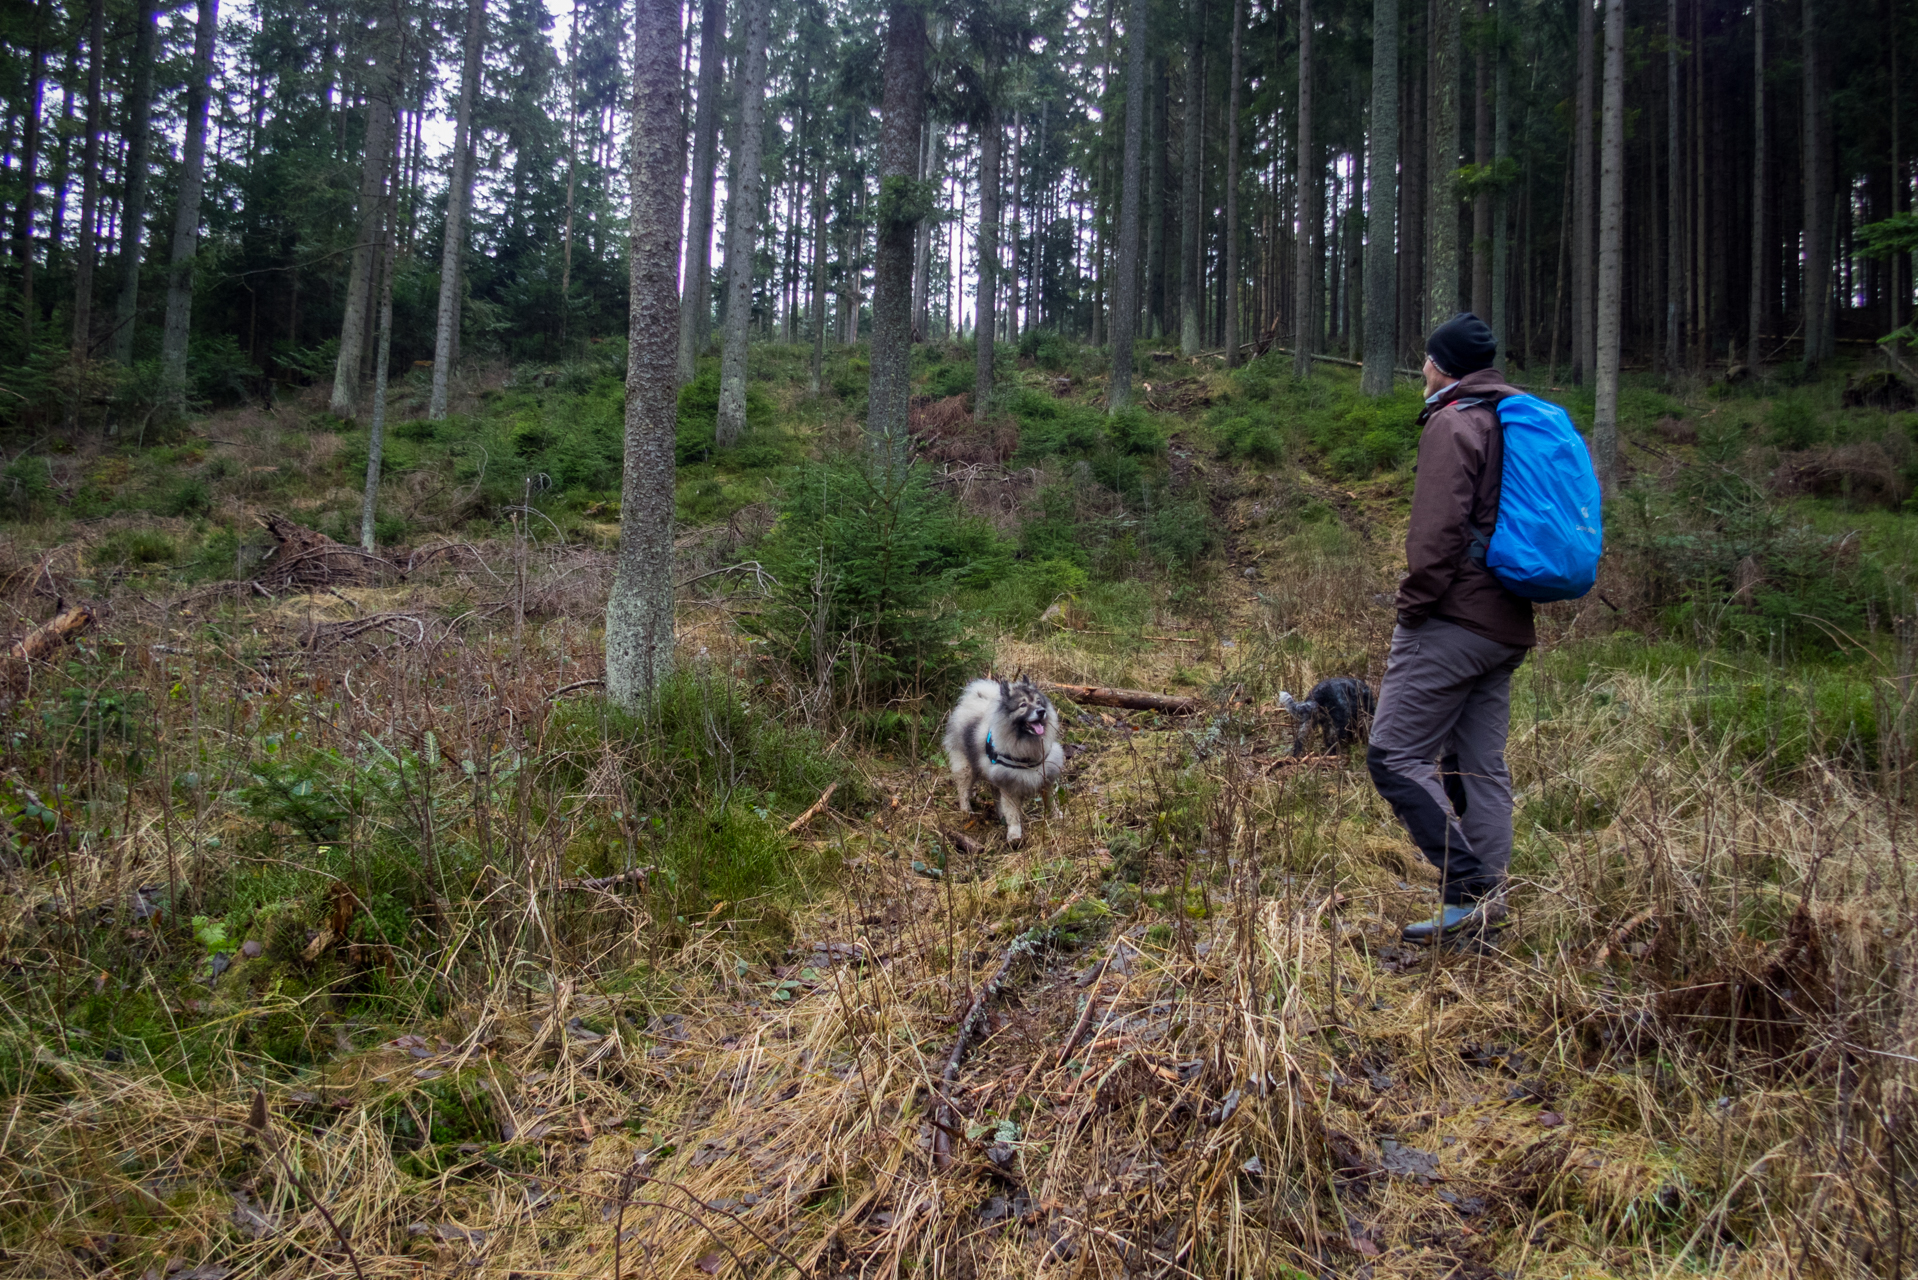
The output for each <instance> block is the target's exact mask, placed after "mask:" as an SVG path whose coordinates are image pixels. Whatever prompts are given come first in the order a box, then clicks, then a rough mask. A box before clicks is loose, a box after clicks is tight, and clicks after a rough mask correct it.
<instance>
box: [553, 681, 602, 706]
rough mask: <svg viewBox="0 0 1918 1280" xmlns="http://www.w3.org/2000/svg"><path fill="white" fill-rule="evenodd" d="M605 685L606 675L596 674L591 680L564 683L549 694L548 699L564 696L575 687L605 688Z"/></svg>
mask: <svg viewBox="0 0 1918 1280" xmlns="http://www.w3.org/2000/svg"><path fill="white" fill-rule="evenodd" d="M605 687H606V678H605V677H604V676H594V677H593V678H592V679H590V680H575V681H573V683H571V684H563V685H561V686H560V687H559V688H557V689H555V690H553V691H552V692H551V693H549V694H547V695H546V701H548V702H551V701H553V699H555V698H559V697H564V696H565V695H566V694H569V693H571V692H572V691H573V690H575V689H603V688H605Z"/></svg>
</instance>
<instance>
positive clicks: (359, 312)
mask: <svg viewBox="0 0 1918 1280" xmlns="http://www.w3.org/2000/svg"><path fill="white" fill-rule="evenodd" d="M373 23H374V26H373V34H372V42H373V68H372V80H371V83H370V85H369V87H368V91H367V95H366V138H365V143H364V147H363V149H362V151H361V155H360V204H359V209H360V218H359V228H358V231H357V234H356V235H355V238H354V241H353V263H352V267H351V274H349V275H348V276H347V278H346V314H345V316H344V318H343V319H342V320H341V321H340V353H339V358H338V360H337V361H335V363H334V366H333V397H332V402H331V408H332V410H333V412H334V413H336V414H338V415H339V416H340V417H342V418H351V417H354V416H355V414H356V413H357V412H358V409H359V401H360V364H361V361H362V360H363V359H364V357H365V355H366V312H367V305H366V304H367V300H368V299H369V298H370V297H371V296H372V292H373V275H374V268H375V267H376V266H377V265H378V260H379V252H378V245H377V244H376V243H375V241H376V239H377V238H378V236H379V227H380V195H381V190H382V185H383V179H384V176H385V173H386V153H387V151H388V150H390V149H391V147H392V145H393V144H392V141H391V139H390V135H391V133H392V129H393V83H392V81H393V62H394V58H393V50H392V47H391V46H392V43H393V39H394V34H395V33H394V32H393V31H392V30H391V29H390V28H391V19H390V18H389V17H388V16H387V15H386V14H385V12H384V11H382V10H375V12H374V16H373Z"/></svg>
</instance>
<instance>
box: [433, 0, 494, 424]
mask: <svg viewBox="0 0 1918 1280" xmlns="http://www.w3.org/2000/svg"><path fill="white" fill-rule="evenodd" d="M485 47H486V0H466V50H465V55H466V56H465V61H464V63H463V64H462V66H461V69H460V97H459V109H458V112H457V114H456V115H455V117H454V125H453V168H452V173H451V174H450V175H448V177H447V182H446V230H445V239H444V240H443V242H442V243H441V245H440V305H439V315H438V323H437V324H436V325H435V326H434V331H433V392H432V396H431V398H430V399H429V401H428V402H427V409H426V416H427V417H428V418H430V419H432V420H433V421H435V422H437V421H439V420H440V419H441V418H444V417H445V416H446V400H447V390H448V385H449V381H450V379H451V378H452V376H453V361H454V359H455V354H454V347H455V346H456V345H457V342H458V339H459V301H460V261H461V258H462V256H463V254H464V251H465V248H466V245H465V240H466V207H467V205H468V204H470V203H471V202H472V199H473V169H474V164H473V145H472V143H473V99H474V97H475V95H477V94H478V92H479V79H480V75H481V74H482V71H483V66H484V64H483V63H482V61H481V58H482V55H483V54H484V52H485Z"/></svg>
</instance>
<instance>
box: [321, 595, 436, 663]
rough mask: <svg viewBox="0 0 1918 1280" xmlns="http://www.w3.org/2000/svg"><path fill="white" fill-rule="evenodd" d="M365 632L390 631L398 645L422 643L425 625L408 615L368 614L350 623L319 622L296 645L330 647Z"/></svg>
mask: <svg viewBox="0 0 1918 1280" xmlns="http://www.w3.org/2000/svg"><path fill="white" fill-rule="evenodd" d="M328 590H331V588H328ZM347 603H349V604H351V603H352V602H351V601H348V602H347ZM407 626H410V627H411V628H412V629H413V634H412V635H411V636H409V635H407V633H406V631H405V627H407ZM369 631H387V632H390V633H392V634H393V635H394V636H396V637H397V638H398V639H399V641H400V643H401V644H423V643H425V641H426V624H425V623H423V622H421V621H420V620H419V619H418V618H416V617H414V616H413V615H412V614H410V613H376V614H373V615H372V616H371V617H367V618H355V619H353V620H352V621H350V622H323V623H321V624H319V625H318V626H316V627H314V628H313V629H312V630H311V631H309V632H307V633H306V634H305V635H304V636H302V637H300V647H301V648H302V649H316V650H317V649H321V648H330V647H331V646H333V645H336V644H345V643H346V642H347V641H349V640H357V639H359V638H360V637H361V636H363V635H365V634H366V633H367V632H369Z"/></svg>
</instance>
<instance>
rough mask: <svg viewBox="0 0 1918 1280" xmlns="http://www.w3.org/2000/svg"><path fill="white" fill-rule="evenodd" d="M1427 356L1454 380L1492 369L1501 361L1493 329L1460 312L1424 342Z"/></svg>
mask: <svg viewBox="0 0 1918 1280" xmlns="http://www.w3.org/2000/svg"><path fill="white" fill-rule="evenodd" d="M1425 354H1426V355H1428V356H1430V357H1432V363H1433V364H1435V365H1437V366H1438V367H1439V368H1440V369H1442V370H1444V371H1445V372H1446V373H1448V374H1450V375H1452V376H1453V377H1454V378H1463V377H1464V376H1465V375H1466V374H1468V373H1477V372H1478V371H1479V370H1480V369H1489V368H1491V367H1492V361H1493V360H1494V359H1496V358H1497V357H1498V339H1496V338H1494V337H1493V336H1492V326H1490V325H1488V324H1486V323H1485V322H1484V321H1483V320H1481V319H1479V318H1478V317H1477V316H1475V315H1473V314H1472V313H1471V312H1469V311H1461V312H1459V313H1458V314H1457V315H1455V316H1453V317H1452V318H1451V319H1450V320H1447V321H1446V322H1445V323H1444V324H1442V325H1440V326H1439V327H1438V328H1436V329H1434V330H1432V336H1431V337H1429V338H1427V339H1426V340H1425Z"/></svg>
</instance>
